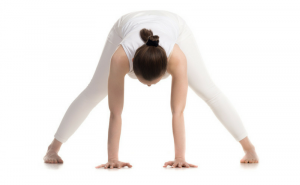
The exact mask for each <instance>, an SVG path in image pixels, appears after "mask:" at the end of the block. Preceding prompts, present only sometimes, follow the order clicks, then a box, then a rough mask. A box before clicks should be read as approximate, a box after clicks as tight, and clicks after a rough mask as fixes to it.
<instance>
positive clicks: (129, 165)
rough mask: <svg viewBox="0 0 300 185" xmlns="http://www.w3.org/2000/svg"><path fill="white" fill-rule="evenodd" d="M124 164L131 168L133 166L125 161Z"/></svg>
mask: <svg viewBox="0 0 300 185" xmlns="http://www.w3.org/2000/svg"><path fill="white" fill-rule="evenodd" d="M123 166H128V167H129V168H131V167H132V165H131V164H129V163H124V165H123Z"/></svg>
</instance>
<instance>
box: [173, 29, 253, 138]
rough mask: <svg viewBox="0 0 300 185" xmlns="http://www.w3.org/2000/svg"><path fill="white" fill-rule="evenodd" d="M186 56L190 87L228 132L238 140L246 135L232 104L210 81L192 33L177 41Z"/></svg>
mask: <svg viewBox="0 0 300 185" xmlns="http://www.w3.org/2000/svg"><path fill="white" fill-rule="evenodd" d="M178 45H179V47H180V48H181V50H182V51H183V52H184V54H185V56H186V58H187V63H188V66H187V74H188V83H189V86H190V88H191V89H192V90H193V91H194V92H195V93H196V94H197V95H198V96H199V97H201V98H202V99H203V100H204V101H205V102H206V103H207V104H208V105H209V107H210V108H211V109H212V111H213V112H214V114H215V115H216V117H217V118H218V119H219V120H220V122H221V123H222V124H223V126H224V127H225V128H226V129H227V130H228V131H229V132H230V134H231V135H232V136H233V137H234V138H235V139H236V140H237V141H240V140H242V139H244V138H245V137H246V136H247V132H246V129H245V127H244V125H243V123H242V121H241V119H240V117H239V115H238V113H237V112H236V110H235V109H234V107H233V105H232V104H231V103H230V101H229V100H228V99H227V97H226V96H225V95H224V93H223V92H222V91H221V90H220V89H219V88H218V86H217V85H216V84H215V83H214V82H213V81H212V79H211V77H210V75H209V73H208V71H207V69H206V67H205V64H204V61H203V59H202V57H201V54H200V51H199V49H198V46H197V43H196V40H195V37H194V35H193V33H190V35H189V36H187V37H186V38H185V39H184V40H183V41H181V42H180V43H178Z"/></svg>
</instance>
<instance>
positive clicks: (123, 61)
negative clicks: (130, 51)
mask: <svg viewBox="0 0 300 185" xmlns="http://www.w3.org/2000/svg"><path fill="white" fill-rule="evenodd" d="M111 59H112V60H114V61H116V62H117V63H118V65H120V66H121V67H122V68H123V69H126V71H127V72H129V70H130V66H129V61H128V57H127V55H126V53H125V50H124V48H123V47H122V45H121V44H120V45H119V46H118V47H117V49H116V51H115V52H114V54H113V55H112V57H111Z"/></svg>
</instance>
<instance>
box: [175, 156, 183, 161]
mask: <svg viewBox="0 0 300 185" xmlns="http://www.w3.org/2000/svg"><path fill="white" fill-rule="evenodd" d="M175 159H182V160H185V157H183V156H175Z"/></svg>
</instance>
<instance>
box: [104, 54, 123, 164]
mask: <svg viewBox="0 0 300 185" xmlns="http://www.w3.org/2000/svg"><path fill="white" fill-rule="evenodd" d="M115 56H118V55H114V56H113V57H112V59H111V64H110V71H109V77H108V105H109V109H110V119H109V130H108V143H107V151H108V160H118V151H119V140H120V135H121V126H122V118H121V114H122V111H123V104H124V78H125V75H126V73H127V71H126V70H125V68H124V66H123V65H124V61H122V58H121V57H115Z"/></svg>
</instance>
